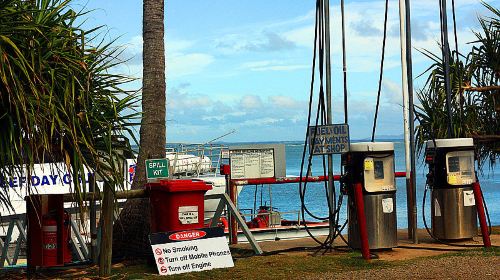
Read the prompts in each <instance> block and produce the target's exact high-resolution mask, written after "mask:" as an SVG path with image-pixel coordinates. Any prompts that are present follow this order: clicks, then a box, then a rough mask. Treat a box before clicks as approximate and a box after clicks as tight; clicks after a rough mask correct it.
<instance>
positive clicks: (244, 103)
mask: <svg viewBox="0 0 500 280" xmlns="http://www.w3.org/2000/svg"><path fill="white" fill-rule="evenodd" d="M240 107H241V108H242V109H244V110H255V109H261V108H262V107H263V106H262V100H261V99H260V96H257V95H245V96H243V97H242V98H241V100H240Z"/></svg>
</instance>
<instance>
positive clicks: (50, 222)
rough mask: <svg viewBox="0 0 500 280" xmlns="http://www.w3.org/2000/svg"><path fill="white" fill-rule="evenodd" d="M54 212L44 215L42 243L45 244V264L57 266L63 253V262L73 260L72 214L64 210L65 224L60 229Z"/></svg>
mask: <svg viewBox="0 0 500 280" xmlns="http://www.w3.org/2000/svg"><path fill="white" fill-rule="evenodd" d="M56 217H57V216H56V215H55V214H54V213H50V214H47V215H44V216H43V219H42V243H43V244H42V245H43V266H47V267H50V266H56V265H60V264H61V263H59V260H58V259H59V254H63V257H62V261H63V263H70V262H71V261H72V255H71V248H70V244H69V239H70V235H71V228H70V215H69V213H68V212H66V211H64V216H63V226H62V229H59V228H58V226H57V219H56ZM59 234H61V235H62V244H63V245H62V250H59V247H58V236H59Z"/></svg>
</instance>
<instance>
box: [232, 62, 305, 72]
mask: <svg viewBox="0 0 500 280" xmlns="http://www.w3.org/2000/svg"><path fill="white" fill-rule="evenodd" d="M310 67H311V66H309V65H305V64H290V63H288V62H284V61H277V60H262V61H251V62H245V63H243V64H242V65H241V68H242V69H247V70H250V71H294V70H300V69H307V68H310Z"/></svg>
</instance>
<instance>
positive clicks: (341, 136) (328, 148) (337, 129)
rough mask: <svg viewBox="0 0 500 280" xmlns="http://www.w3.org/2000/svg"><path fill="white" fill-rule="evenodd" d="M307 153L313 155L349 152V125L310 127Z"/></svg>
mask: <svg viewBox="0 0 500 280" xmlns="http://www.w3.org/2000/svg"><path fill="white" fill-rule="evenodd" d="M308 137H309V153H311V154H313V155H326V154H341V153H347V152H349V125H347V124H331V125H319V126H310V127H309V130H308Z"/></svg>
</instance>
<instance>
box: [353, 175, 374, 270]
mask: <svg viewBox="0 0 500 280" xmlns="http://www.w3.org/2000/svg"><path fill="white" fill-rule="evenodd" d="M354 198H355V203H356V214H357V216H358V217H357V218H358V226H359V237H360V240H361V254H362V255H363V258H364V259H365V260H369V259H370V246H369V244H368V230H367V228H366V216H365V202H364V200H363V185H362V184H361V183H355V184H354Z"/></svg>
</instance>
